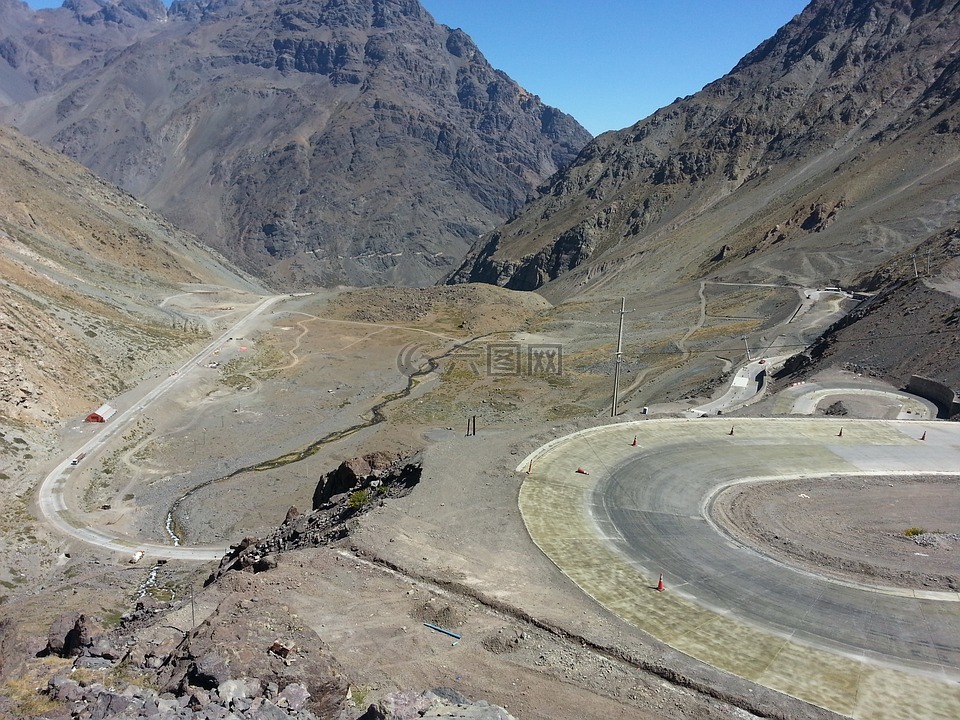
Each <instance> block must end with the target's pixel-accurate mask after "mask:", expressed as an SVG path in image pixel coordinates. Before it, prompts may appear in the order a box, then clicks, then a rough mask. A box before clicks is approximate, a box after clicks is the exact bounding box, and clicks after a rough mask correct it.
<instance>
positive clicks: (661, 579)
mask: <svg viewBox="0 0 960 720" xmlns="http://www.w3.org/2000/svg"><path fill="white" fill-rule="evenodd" d="M665 589H666V588H665V587H663V573H660V581H659V582H658V583H657V592H663V591H664V590H665Z"/></svg>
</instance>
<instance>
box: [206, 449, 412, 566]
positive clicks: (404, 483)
mask: <svg viewBox="0 0 960 720" xmlns="http://www.w3.org/2000/svg"><path fill="white" fill-rule="evenodd" d="M422 470H423V467H422V464H421V459H420V457H419V456H418V455H415V456H413V457H410V458H401V457H397V456H392V455H388V454H386V453H372V454H370V455H365V456H363V457H359V458H352V459H350V460H345V461H344V462H343V463H341V464H340V466H339V467H338V468H337V469H336V470H333V471H331V472H329V473H327V474H326V475H324V476H323V477H322V478H321V479H320V482H319V483H318V484H317V488H316V490H315V491H314V495H313V510H311V512H309V513H301V512H300V511H299V510H298V509H297V508H295V507H291V508H290V509H289V510H288V511H287V514H286V517H285V518H284V521H283V524H282V525H281V526H280V527H279V528H278V529H277V530H275V531H274V532H273V533H271V534H270V535H268V536H266V537H263V538H254V537H247V538H244V539H243V540H242V541H241V542H239V543H237V544H236V545H232V546H231V549H230V552H228V553H227V554H226V555H225V556H224V557H223V559H222V560H221V561H220V566H219V567H218V568H217V570H216V571H215V572H214V573H213V574H211V575H210V577H209V578H208V579H207V584H210V583H213V582H215V581H216V580H217V579H219V578H220V577H222V576H223V575H224V574H226V573H228V572H230V571H231V570H237V571H242V572H251V573H259V572H265V571H267V570H271V569H273V568H275V567H276V566H277V563H278V562H280V556H281V554H282V553H284V552H289V551H290V550H296V549H299V548H303V547H318V546H321V545H328V544H330V543H332V542H335V541H337V540H342V539H343V538H345V537H346V536H347V535H348V534H349V532H350V523H351V522H352V521H353V520H355V518H356V517H357V516H358V515H361V514H362V513H364V512H366V511H367V510H369V509H371V508H372V507H375V506H377V505H379V504H381V503H383V502H384V501H386V500H387V499H390V498H397V497H402V496H404V495H406V494H408V493H409V492H410V491H411V490H413V488H414V487H415V486H416V485H417V483H419V482H420V475H421V473H422Z"/></svg>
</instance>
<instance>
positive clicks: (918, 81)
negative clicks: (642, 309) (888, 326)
mask: <svg viewBox="0 0 960 720" xmlns="http://www.w3.org/2000/svg"><path fill="white" fill-rule="evenodd" d="M958 8H960V5H958V4H957V2H956V0H949V1H948V0H910V1H908V0H814V1H813V2H811V3H810V5H809V6H808V7H807V8H806V9H805V10H804V11H803V13H802V14H800V15H798V16H796V17H795V18H794V19H793V20H792V21H791V22H789V23H788V24H787V25H786V26H784V27H783V28H782V29H781V30H780V31H779V32H777V33H776V35H775V36H774V37H772V38H770V39H769V40H767V41H766V42H764V43H762V44H761V45H760V46H759V47H758V48H756V49H755V50H754V51H753V52H751V53H750V54H748V55H747V56H746V57H745V58H743V60H742V61H741V62H740V63H739V64H738V65H737V66H736V67H735V68H734V69H733V70H732V71H731V72H730V73H729V74H727V75H726V76H724V77H722V78H720V79H719V80H717V81H715V82H713V83H711V84H709V85H707V86H706V87H705V88H704V89H703V90H701V91H700V92H698V93H696V94H695V95H692V96H690V97H686V98H682V99H681V98H678V99H677V100H676V101H675V102H673V103H672V104H670V105H669V106H667V107H665V108H663V109H661V110H659V111H657V112H656V113H654V114H653V115H651V116H650V117H648V118H646V119H643V120H641V121H639V122H637V123H636V124H635V125H633V126H632V127H629V128H626V129H624V130H621V131H618V132H611V133H606V134H604V135H602V136H600V137H598V138H597V139H595V140H594V141H593V142H592V143H590V144H589V145H588V146H587V147H586V148H585V149H584V150H583V151H582V152H581V154H580V156H579V158H578V159H577V161H576V162H575V163H574V164H573V165H571V166H570V167H568V168H566V169H564V170H563V171H561V172H560V173H558V174H557V175H556V176H555V177H554V178H553V179H552V180H551V181H550V183H549V184H548V185H546V187H545V188H544V189H543V191H542V193H541V194H540V195H539V197H537V198H536V199H535V200H534V201H532V202H531V203H530V204H529V205H528V206H527V207H526V208H525V209H524V211H523V212H521V213H519V214H518V215H517V216H516V217H515V218H513V219H511V220H510V221H509V222H507V223H506V224H505V225H503V226H501V227H500V228H498V229H496V230H495V231H492V232H490V233H488V234H487V235H485V236H484V237H482V238H481V239H480V240H479V241H478V242H477V243H476V244H475V245H474V247H473V248H472V249H471V251H470V253H469V255H468V257H467V259H466V261H465V262H464V263H463V264H462V266H461V267H460V268H459V269H458V270H456V271H455V272H454V273H452V274H451V276H450V278H449V279H448V280H449V282H454V283H456V282H465V281H480V282H488V283H496V284H498V285H502V286H506V287H509V288H515V289H536V288H540V289H541V292H542V294H544V295H545V296H546V297H548V298H549V299H551V300H559V299H563V298H567V297H572V296H576V295H578V294H583V293H585V292H590V291H598V292H599V291H601V290H602V291H606V292H609V293H613V292H618V293H619V292H624V291H627V290H629V291H631V292H633V291H637V292H653V291H656V290H657V289H659V288H663V287H665V286H668V285H676V284H679V283H683V282H689V281H691V280H695V279H702V278H710V279H720V280H731V281H738V282H758V283H764V282H776V283H783V284H790V283H793V284H799V285H813V286H816V285H818V284H819V285H821V286H822V285H824V284H826V285H837V284H850V283H852V282H853V281H855V280H856V279H857V278H858V277H859V276H861V275H863V274H865V273H870V272H871V271H873V270H874V269H876V268H878V267H880V266H881V264H882V263H884V262H885V261H887V260H890V259H891V258H893V257H895V256H897V254H898V253H904V252H906V255H907V256H909V254H910V249H911V248H913V247H915V246H916V245H917V244H919V243H921V242H923V241H924V240H926V239H928V238H932V237H934V236H935V235H937V234H938V233H940V232H943V231H945V230H946V229H948V228H950V227H953V226H955V225H956V223H957V222H958V220H960V202H958V197H960V196H958V191H957V188H958V186H960V162H958V161H960V110H958V98H960V12H958Z"/></svg>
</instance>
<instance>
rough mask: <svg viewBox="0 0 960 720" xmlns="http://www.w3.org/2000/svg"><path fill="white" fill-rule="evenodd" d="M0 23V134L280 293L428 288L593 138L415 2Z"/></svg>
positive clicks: (226, 7) (0, 0)
mask: <svg viewBox="0 0 960 720" xmlns="http://www.w3.org/2000/svg"><path fill="white" fill-rule="evenodd" d="M0 19H2V23H0V27H2V28H3V30H2V31H0V60H2V61H0V121H3V122H7V123H10V124H13V125H15V126H17V127H19V128H21V129H22V130H23V131H24V132H27V133H28V134H30V135H31V136H33V137H34V138H36V139H39V140H40V141H42V142H44V143H46V144H48V145H50V146H51V147H53V148H55V149H57V150H60V151H63V152H65V153H66V154H68V155H70V156H71V157H73V158H75V159H76V160H79V161H80V162H82V163H83V164H85V165H86V166H87V167H89V168H91V169H93V170H94V171H95V172H96V173H98V174H100V175H102V176H103V177H106V178H109V179H110V180H112V181H114V182H116V183H118V184H120V185H121V186H122V187H124V188H125V189H127V190H128V191H130V192H132V193H133V194H134V195H136V196H137V197H139V198H141V199H143V200H144V202H146V203H147V204H148V205H150V206H151V207H152V208H154V209H157V210H159V211H161V212H163V213H164V215H166V216H167V217H168V218H170V219H171V220H172V221H173V222H175V223H176V224H178V225H179V226H181V227H184V228H186V229H188V230H191V231H193V232H195V233H197V234H198V235H199V236H200V237H201V239H202V240H204V241H205V242H207V243H208V244H210V245H212V246H213V247H215V248H217V249H219V250H221V251H222V252H223V253H224V254H226V255H228V256H229V257H231V258H232V259H234V260H235V261H237V262H238V263H239V264H241V266H243V267H245V268H247V269H250V270H254V271H257V272H261V273H265V274H266V275H267V276H268V277H269V278H271V279H272V280H273V281H274V283H275V284H277V285H283V286H285V287H291V286H294V285H298V286H310V285H314V286H316V285H333V284H338V283H346V284H354V285H364V284H384V283H394V284H412V285H425V284H431V283H433V282H434V281H436V280H437V279H438V278H440V277H442V276H443V275H445V274H446V273H448V272H450V270H452V269H453V268H454V267H456V265H457V264H458V263H459V262H460V261H461V260H462V257H463V255H464V254H465V252H466V250H467V248H468V247H469V245H470V243H471V242H473V241H474V240H475V239H476V237H477V235H478V234H479V233H481V232H483V231H484V230H487V229H489V228H491V227H493V226H495V225H497V224H498V223H500V222H503V221H504V220H505V219H506V218H507V217H509V216H510V214H511V213H513V212H514V211H516V210H517V209H518V208H519V207H520V206H521V205H522V203H523V202H524V201H525V200H526V198H527V196H528V195H529V194H530V193H531V192H532V191H533V189H534V188H535V187H536V186H538V185H539V184H540V183H542V182H543V181H544V180H545V179H546V178H547V177H549V176H550V175H552V174H553V173H554V172H555V171H556V170H558V169H559V168H561V167H564V166H566V165H567V164H569V162H571V161H572V160H573V159H574V158H575V157H576V154H577V152H578V151H579V150H580V148H581V147H582V146H583V145H584V144H585V143H586V142H587V141H588V140H589V139H590V136H589V134H588V133H587V132H586V131H585V130H584V129H583V128H582V127H581V126H580V125H579V124H578V123H576V122H575V121H574V120H573V119H572V118H570V117H569V116H567V115H565V114H564V113H562V112H560V111H558V110H555V109H553V108H550V107H547V106H545V105H543V103H541V102H540V100H539V98H537V97H536V96H534V95H531V94H530V93H528V92H527V91H525V90H523V89H522V88H520V87H519V86H518V85H517V84H516V83H514V82H513V81H512V80H510V78H509V77H507V76H506V75H505V74H503V73H502V72H499V71H497V70H495V69H494V68H492V67H491V66H490V65H489V63H488V62H487V61H486V60H485V59H484V57H483V55H482V54H481V53H480V51H479V50H478V48H477V47H476V46H475V45H474V43H473V42H472V41H471V39H470V38H469V37H468V36H467V35H466V34H464V33H463V32H462V31H460V30H451V29H450V28H447V27H445V26H440V25H437V24H436V23H434V21H433V19H432V18H431V17H430V15H429V14H428V13H427V12H426V11H425V10H424V9H423V8H422V7H421V6H420V4H419V3H418V2H417V0H349V1H348V2H336V3H332V2H325V1H323V0H297V1H296V2H282V3H276V2H273V1H267V0H212V1H211V2H204V1H198V0H178V1H177V2H174V3H173V4H172V5H171V6H170V8H169V10H168V9H167V8H165V7H164V6H163V4H162V3H160V2H159V0H123V1H122V2H118V3H114V2H107V1H106V0H68V1H67V2H66V3H64V5H63V7H61V8H59V9H56V10H44V11H38V12H33V11H31V10H29V8H27V7H26V6H25V5H23V4H22V3H20V2H18V1H17V0H0ZM3 61H5V62H3Z"/></svg>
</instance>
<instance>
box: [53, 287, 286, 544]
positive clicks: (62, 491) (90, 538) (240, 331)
mask: <svg viewBox="0 0 960 720" xmlns="http://www.w3.org/2000/svg"><path fill="white" fill-rule="evenodd" d="M284 297H286V296H285V295H274V296H270V297H266V298H264V299H262V300H261V301H260V302H258V303H257V304H256V305H254V306H253V308H252V309H251V310H250V311H249V312H247V313H246V314H245V315H244V316H243V317H242V318H240V319H239V320H238V321H237V322H236V323H234V324H233V325H232V326H231V327H230V328H228V329H227V330H225V331H224V332H223V333H221V334H220V335H219V336H217V337H216V338H215V339H214V340H211V341H210V342H209V343H207V345H206V346H204V348H203V349H202V350H200V351H199V352H198V353H196V354H195V355H194V356H193V357H191V358H190V359H189V360H187V361H186V362H184V363H183V364H182V365H181V366H180V367H179V368H178V369H177V370H175V371H174V372H172V373H171V374H170V375H169V376H168V377H166V378H164V379H163V380H162V381H161V382H160V383H159V384H158V385H157V386H156V387H154V388H153V389H152V390H150V391H149V392H147V393H145V394H144V395H143V397H142V398H140V400H138V401H137V402H134V403H133V404H132V405H131V406H130V407H129V408H127V409H126V410H124V411H123V412H120V413H117V415H115V416H114V417H113V418H111V420H110V422H109V423H107V424H106V425H104V426H103V427H102V428H101V429H100V431H99V432H98V433H97V434H96V435H95V436H94V437H93V438H91V439H90V440H89V441H87V442H86V443H85V444H84V445H83V446H82V447H80V448H79V449H78V450H77V451H76V452H75V453H73V454H72V455H71V456H70V457H68V458H65V459H64V460H63V461H62V462H61V463H60V464H59V465H57V466H56V467H55V468H54V469H53V470H52V471H51V472H50V473H49V474H48V475H47V476H46V477H45V478H44V480H43V482H42V483H41V484H40V491H39V497H38V499H37V504H38V506H39V508H40V512H41V513H42V514H43V516H44V517H45V518H46V519H47V521H48V522H49V523H50V524H51V525H52V526H53V527H54V528H56V529H57V530H59V531H60V532H62V533H63V534H65V535H67V536H70V537H74V538H76V539H77V540H82V541H83V542H86V543H89V544H91V545H96V546H98V547H101V548H105V549H108V550H113V551H115V552H121V553H129V554H132V553H133V552H135V551H137V550H142V551H143V552H144V555H145V556H146V557H149V558H152V559H157V558H166V559H171V560H172V559H177V560H196V561H209V560H219V559H220V558H222V557H223V554H224V553H225V552H226V551H227V550H228V549H229V548H226V547H200V546H195V547H180V546H174V545H163V544H160V543H145V542H142V541H139V540H137V539H136V538H128V537H122V536H119V535H114V534H111V533H109V532H106V531H105V530H102V529H99V528H95V527H92V526H89V525H88V524H87V523H85V522H84V521H83V520H82V518H81V517H80V516H79V515H77V514H76V513H74V512H72V511H71V510H70V508H69V507H67V502H66V497H65V495H66V493H67V490H68V483H69V480H70V474H71V473H72V472H74V468H73V467H72V466H71V464H70V462H71V458H73V457H76V456H77V455H78V454H81V453H82V454H85V455H86V456H87V458H90V457H91V456H93V455H94V454H95V453H97V452H98V451H100V450H101V449H102V448H103V447H104V446H105V445H106V444H107V442H108V441H109V440H110V439H111V438H113V437H114V436H118V435H120V434H122V433H123V432H124V430H126V429H127V428H128V427H129V426H130V425H131V424H132V423H133V422H134V421H135V420H136V419H137V418H138V417H140V415H141V414H143V412H144V411H145V410H146V409H147V408H148V407H149V406H150V405H151V404H152V403H153V402H155V401H156V400H157V399H158V398H160V397H162V396H163V395H164V394H165V393H166V392H168V391H169V390H170V389H171V388H173V387H175V386H176V385H177V384H179V383H181V382H183V380H184V378H185V377H186V376H187V375H188V374H189V373H190V371H191V370H192V369H193V368H195V367H197V365H198V363H199V362H200V361H201V360H202V359H203V358H205V357H206V356H208V355H210V354H211V353H212V352H213V351H214V350H216V349H217V348H218V347H220V346H221V345H223V343H224V342H226V341H227V339H228V338H230V337H242V336H243V335H244V334H245V333H246V330H247V329H248V328H249V326H250V325H251V324H252V323H253V321H254V320H255V319H256V318H257V317H258V316H260V315H261V314H263V313H264V312H265V311H266V310H267V309H268V308H270V307H271V306H272V305H274V304H275V303H276V302H278V301H279V300H280V299H282V298H284Z"/></svg>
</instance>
